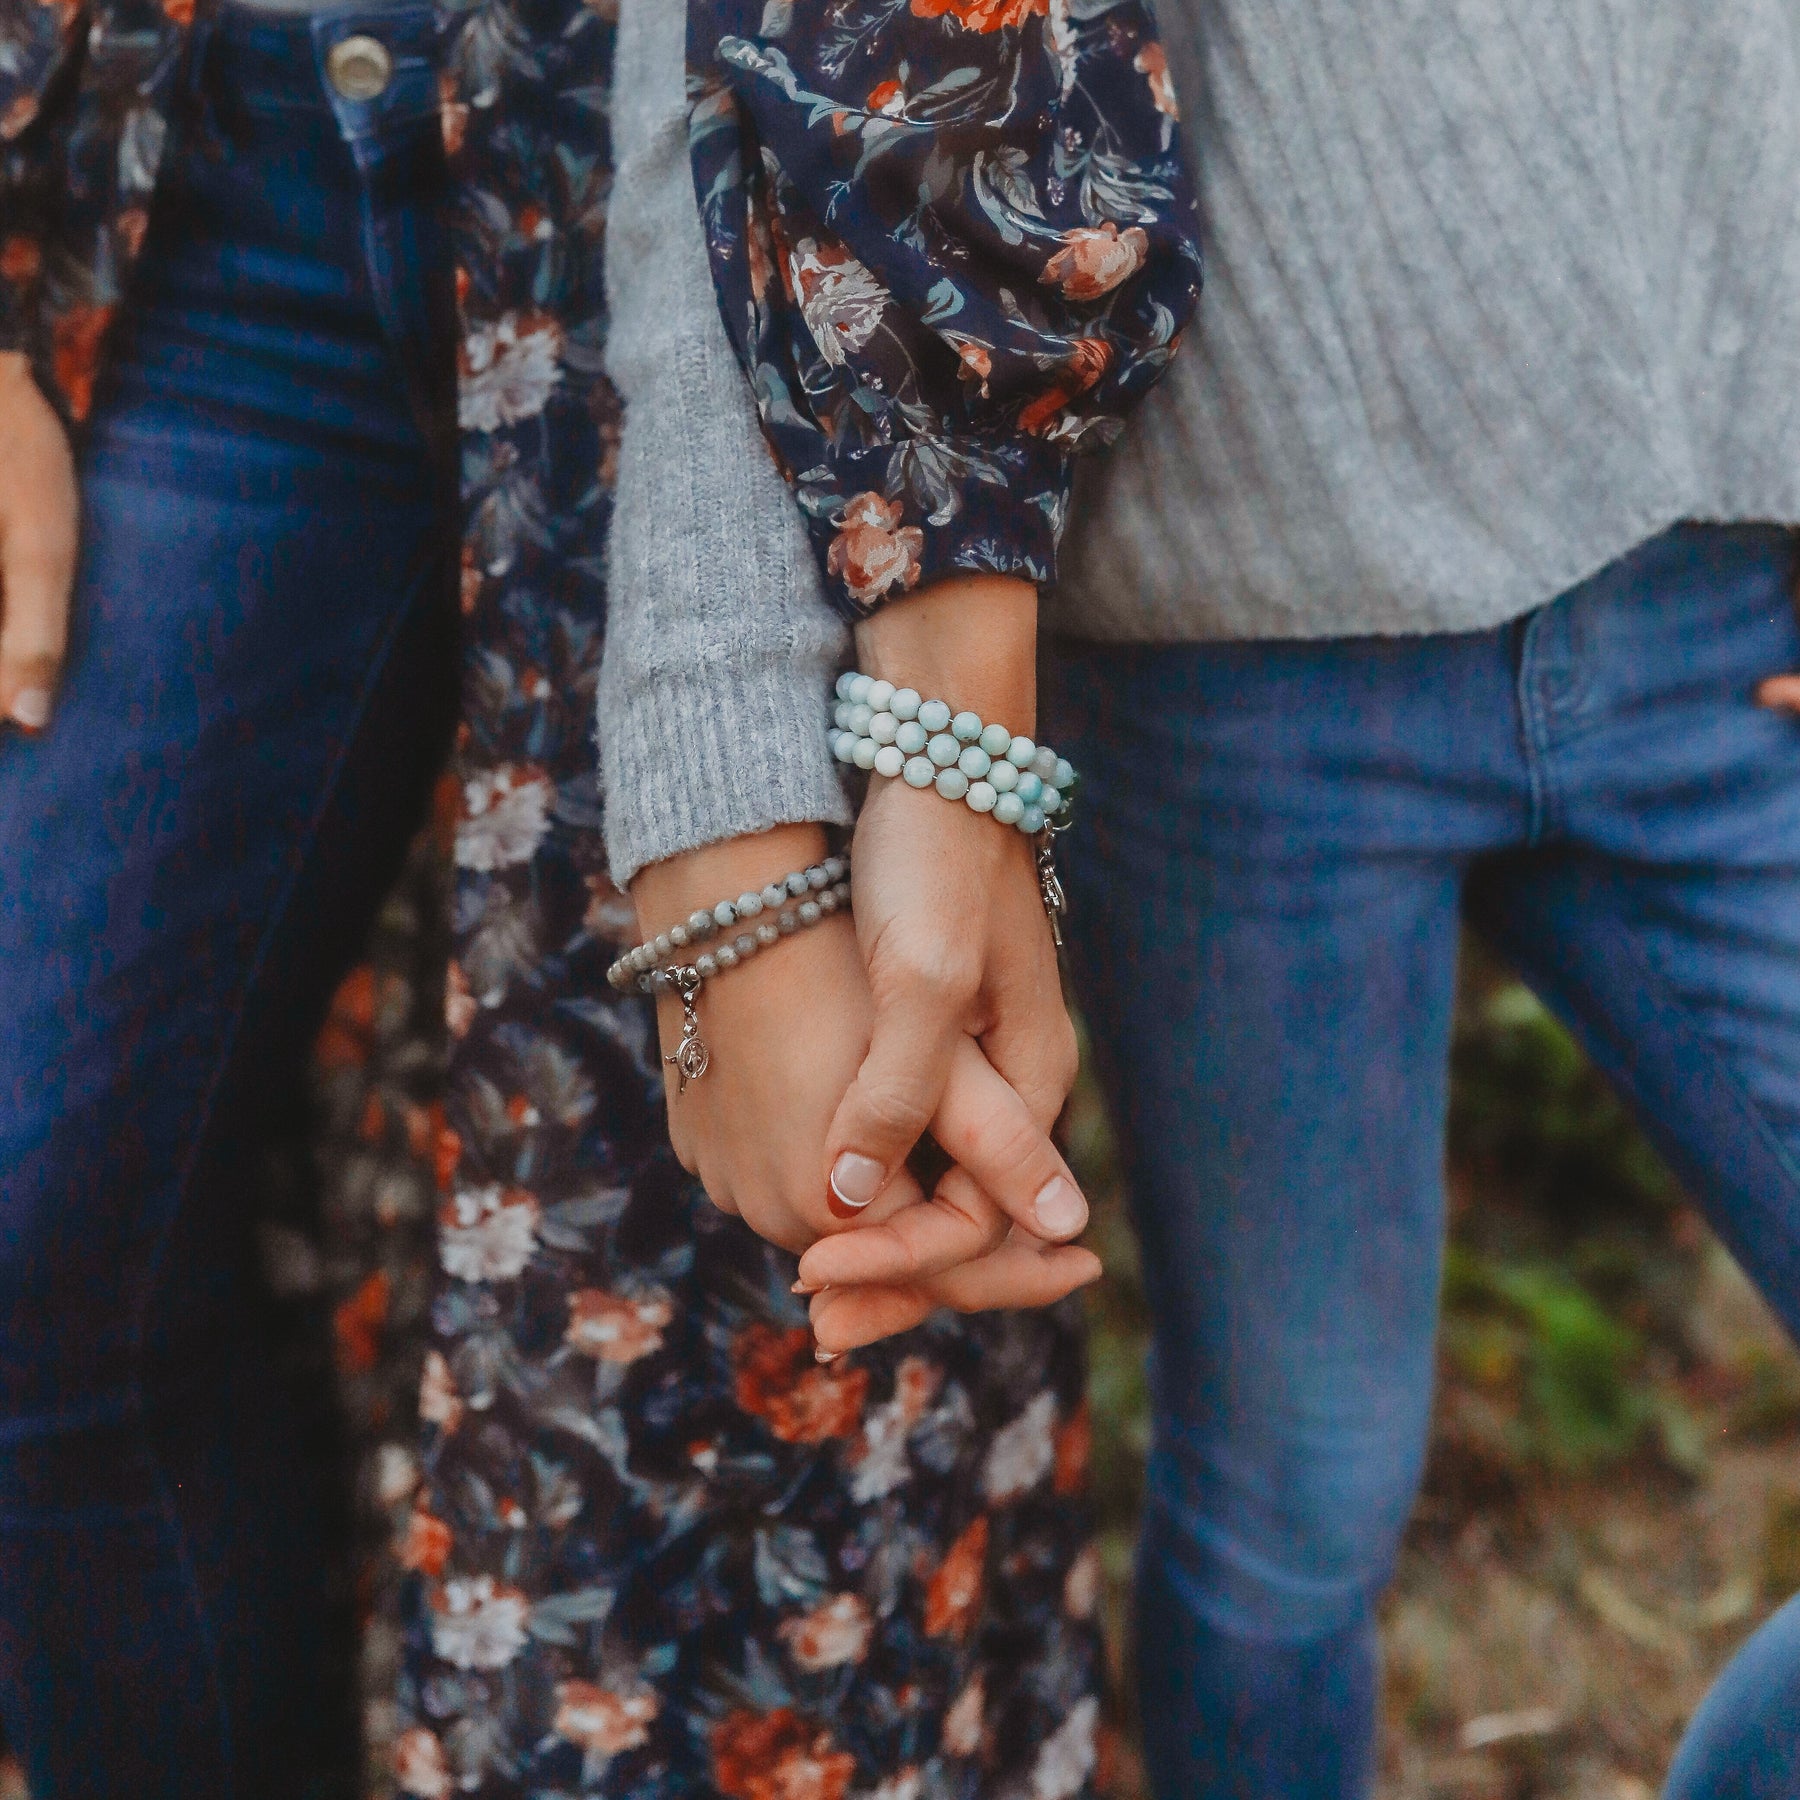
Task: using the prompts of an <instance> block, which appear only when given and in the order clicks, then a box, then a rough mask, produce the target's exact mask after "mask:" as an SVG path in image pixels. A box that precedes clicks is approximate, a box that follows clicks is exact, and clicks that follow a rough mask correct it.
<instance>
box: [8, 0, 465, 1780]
mask: <svg viewBox="0 0 1800 1800" xmlns="http://www.w3.org/2000/svg"><path fill="white" fill-rule="evenodd" d="M353 30H368V31H373V32H375V33H377V34H378V35H379V36H381V37H382V38H383V39H385V40H386V42H387V43H388V45H389V46H390V48H391V49H392V51H393V53H394V56H395V60H396V65H397V68H396V74H395V77H394V79H393V81H392V82H391V84H390V85H389V87H388V88H387V90H386V91H385V93H383V94H382V95H381V96H380V97H379V98H377V99H376V100H374V101H370V102H364V103H352V102H350V101H345V100H342V99H340V98H338V97H337V96H335V95H334V94H333V93H332V92H331V91H330V89H329V88H328V87H327V86H326V85H325V84H324V82H323V81H322V79H321V74H320V70H321V67H322V65H323V61H324V55H325V51H326V49H327V48H328V46H329V44H330V43H331V42H332V41H334V40H335V39H336V38H338V37H341V36H343V35H345V34H346V33H348V32H350V31H353ZM432 46H433V26H432V22H431V17H430V14H429V12H428V10H427V9H425V8H424V7H421V6H413V5H407V6H403V7H399V8H395V9H388V8H374V9H364V10H363V12H362V14H361V16H360V17H359V16H358V14H357V13H355V12H351V11H340V12H334V13H331V14H327V15H323V16H321V17H320V18H318V19H317V20H316V21H313V22H312V23H311V24H310V25H309V24H308V23H307V22H304V21H301V22H291V23H290V22H266V23H262V22H253V21H252V20H251V17H250V15H248V14H240V13H236V12H234V11H233V10H232V9H230V8H226V9H225V11H224V13H223V15H222V18H221V22H220V23H219V25H218V27H217V29H216V30H215V31H214V33H213V34H212V36H211V39H210V42H209V43H208V45H207V46H206V48H205V50H204V53H203V54H197V57H196V61H195V64H194V69H193V72H192V76H191V88H192V95H191V99H192V104H191V107H190V108H189V110H188V114H187V116H185V117H184V118H183V121H182V124H181V127H180V132H179V136H178V139H177V141H176V142H175V143H174V144H173V145H172V147H171V150H170V153H169V157H168V160H167V161H166V163H165V171H164V174H163V177H162V180H161V183H160V185H159V189H158V195H157V200H156V206H155V210H154V214H153V218H152V221H151V225H150V232H149V241H148V244H147V246H146V250H145V255H144V259H143V264H142V267H141V270H140V273H139V277H138V282H137V285H135V286H134V288H133V291H132V295H131V301H130V305H129V308H128V310H127V315H126V317H125V319H124V321H123V326H122V337H121V340H120V342H119V344H118V347H117V353H116V357H115V359H114V362H113V364H112V368H111V372H110V376H109V378H108V381H107V385H106V386H105V388H104V389H103V391H102V394H101V395H100V397H99V401H98V405H97V409H96V418H95V423H94V428H93V434H92V437H91V440H90V441H89V443H88V444H87V446H86V448H85V451H84V456H83V461H82V504H83V509H84V511H83V557H82V565H81V569H80V573H79V577H78V583H77V592H76V597H75V612H74V633H75V636H74V646H73V652H72V659H71V662H70V665H69V673H68V680H67V684H66V686H65V688H64V691H63V693H62V696H61V700H60V704H59V707H58V711H57V713H56V716H55V719H54V720H53V722H52V723H51V725H50V727H49V729H48V730H47V731H46V732H45V733H43V734H42V735H41V736H39V737H36V738H25V737H21V736H18V735H10V734H9V735H7V736H6V737H4V739H0V1020H3V1021H4V1025H3V1027H0V1716H3V1718H4V1725H5V1732H6V1737H7V1739H8V1742H9V1743H10V1744H11V1746H12V1747H13V1749H14V1750H15V1751H16V1752H17V1753H18V1754H19V1755H20V1756H21V1757H22V1759H23V1761H24V1763H25V1765H26V1770H27V1774H28V1776H29V1780H30V1785H31V1792H32V1795H33V1800H115V1797H116V1800H176V1797H177V1796H180V1797H182V1800H199V1797H201V1796H204V1797H205V1800H262V1797H264V1796H280V1797H283V1800H286V1797H288V1796H297V1795H300V1794H313V1793H317V1792H321V1791H322V1789H321V1787H320V1786H319V1783H320V1782H321V1781H322V1780H324V1779H325V1772H327V1771H329V1770H330V1769H331V1768H332V1767H333V1766H334V1765H335V1766H336V1767H337V1768H338V1769H339V1771H340V1772H341V1771H342V1770H343V1768H344V1766H345V1765H346V1763H347V1761H348V1760H349V1757H350V1754H351V1749H352V1741H351V1737H350V1724H351V1716H352V1715H351V1711H350V1708H349V1706H348V1704H347V1696H343V1697H339V1696H335V1695H334V1694H332V1693H330V1692H328V1691H326V1689H325V1679H326V1678H325V1671H326V1670H327V1669H329V1668H331V1667H333V1666H338V1667H342V1666H343V1663H344V1658H343V1657H342V1655H341V1654H340V1655H337V1656H335V1657H332V1656H330V1655H328V1654H327V1652H328V1650H329V1649H330V1645H329V1643H328V1611H327V1607H326V1604H325V1599H324V1596H325V1592H326V1588H327V1581H326V1574H327V1551H328V1545H327V1543H326V1540H325V1534H324V1533H323V1531H322V1517H323V1514H322V1503H323V1500H324V1498H325V1496H324V1491H323V1479H322V1473H321V1471H320V1470H319V1469H318V1468H316V1467H314V1466H311V1461H310V1459H309V1458H308V1456H307V1455H306V1453H305V1451H306V1446H305V1445H303V1444H302V1443H301V1442H300V1439H299V1430H300V1427H299V1423H298V1421H299V1419H300V1418H301V1417H302V1416H303V1410H302V1409H301V1408H300V1407H299V1405H298V1402H297V1398H296V1396H295V1395H293V1394H292V1393H291V1392H290V1391H288V1389H287V1387H286V1386H284V1383H283V1381H282V1379H281V1378H280V1377H279V1375H278V1374H277V1367H276V1363H275V1361H274V1359H273V1357H272V1356H271V1353H270V1346H269V1332H268V1322H269V1321H268V1309H267V1307H266V1305H265V1304H264V1295H263V1291H262V1288H261V1286H260V1283H259V1281H258V1280H257V1276H256V1272H255V1271H256V1263H255V1257H254V1246H253V1242H252V1236H251V1226H252V1223H253V1219H252V1213H253V1210H254V1208H253V1206H252V1201H253V1198H254V1196H253V1193H252V1191H251V1178H252V1176H253V1173H254V1171H255V1170H256V1168H257V1166H258V1149H259V1145H260V1144H261V1142H262V1141H263V1133H264V1128H265V1125H266V1123H267V1119H268V1115H269V1113H270V1110H271V1109H272V1108H275V1107H279V1106H282V1105H291V1103H292V1097H293V1095H294V1094H295V1093H296V1092H298V1091H300V1084H301V1083H302V1082H303V1080H304V1078H305V1057H306V1050H307V1045H308V1043H309V1041H310V1039H311V1037H312V1035H313V1033H314V1031H315V1029H316V1027H317V1024H318V1022H319V1020H320V1019H321V1018H322V1016H323V1012H324V1009H325V1006H326V1004H327V1002H328V1000H329V997H330V994H331V991H332V989H333V987H334V985H335V983H336V982H337V980H338V979H339V978H340V976H341V974H342V973H343V972H344V970H345V969H346V968H347V967H348V965H349V963H350V962H351V960H352V959H353V957H354V955H355V953H356V950H357V948H358V947H359V945H360V944H361V942H362V940H363V937H364V935H365V932H366V929H367V927H368V924H369V922H370V919H371V918H372V915H373V912H374V910H375V908H376V906H377V905H378V904H379V901H380V898H381V895H382V893H383V891H384V890H385V888H386V886H387V884H388V883H389V882H390V881H391V879H392V877H393V875H394V873H395V872H396V871H397V869H398V866H399V863H400V860H401V856H402V853H403V851H404V848H405V845H406V842H407V840H408V838H409V836H410V835H411V832H412V830H413V828H414V826H415V825H416V823H417V822H418V821H419V820H420V819H421V818H422V817H423V815H424V811H425V807H426V804H427V801H428V798H429V792H430V788H431V785H432V781H433V779H434V776H435V774H436V771H437V770H438V768H439V767H440V766H441V765H442V762H443V759H444V756H445V754H446V752H447V749H448V746H449V740H450V734H451V731H452V729H453V725H454V717H455V702H456V692H457V666H456V600H455V560H456V558H455V547H454V546H455V535H456V534H455V530H454V521H453V514H452V511H451V508H450V504H449V499H448V495H449V487H448V482H449V458H448V452H449V451H450V450H451V448H452V445H451V441H450V440H449V439H448V437H447V436H446V425H447V421H448V417H449V415H448V412H447V408H449V407H450V406H451V405H452V396H453V384H454V373H453V345H454V329H453V325H452V324H451V318H452V312H453V305H454V300H453V294H452V290H451V287H450V282H451V279H452V277H451V270H450V267H449V261H448V256H447V252H445V251H444V249H443V246H444V243H445V241H446V240H445V239H444V237H443V230H444V227H443V223H442V220H441V218H440V212H441V208H440V205H439V201H440V196H441V191H442V187H443V179H444V177H443V155H442V147H441V139H440V134H439V128H438V123H437V116H436V115H437V100H436V80H435V72H434V69H433V66H432V60H431V53H432ZM340 1698H342V1699H343V1700H344V1701H345V1702H346V1703H344V1704H340V1703H339V1700H340Z"/></svg>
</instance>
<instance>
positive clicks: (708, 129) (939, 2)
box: [688, 0, 1200, 619]
mask: <svg viewBox="0 0 1800 1800" xmlns="http://www.w3.org/2000/svg"><path fill="white" fill-rule="evenodd" d="M688 34H689V35H688V57H689V99H690V123H691V143H692V153H693V165H694V178H695V184H696V190H697V192H698V195H699V199H700V203H701V208H702V211H703V214H704V217H705V222H706V228H707V238H708V246H709V249H710V252H711V256H712V263H713V274H714V279H715V282H716V284H717V287H718V291H719V299H720V305H721V308H722V310H723V312H724V316H725V324H726V328H727V330H728V331H729V333H730V335H731V339H732V342H733V344H734V345H735V346H736V348H737V351H738V354H739V356H740V357H741V359H742V360H743V363H744V365H745V368H746V370H747V371H748V373H749V376H750V381H751V385H752V387H753V389H754V391H755V395H756V401H757V406H758V409H759V411H760V413H761V417H762V424H763V430H764V432H765V434H766V435H767V437H768V440H769V443H770V445H771V447H772V448H773V450H774V453H775V456H776V459H777V461H778V462H779V463H780V465H781V467H782V470H783V472H784V473H785V474H786V475H787V477H788V479H789V480H790V482H791V483H792V484H793V487H794V491H795V494H796V496H797V497H798V499H799V501H800V504H801V506H802V508H803V509H804V511H805V514H806V518H807V521H808V523H809V526H810V528H811V531H812V535H813V539H814V544H815V547H816V549H817V551H818V554H819V557H820V560H821V562H822V564H823V565H824V568H825V571H826V575H827V577H828V585H829V591H830V593H831V594H832V596H833V598H834V600H835V602H836V604H837V605H838V606H839V608H840V610H841V611H843V612H844V613H845V615H846V616H847V617H849V618H852V619H855V618H859V617H862V616H865V615H866V614H867V613H868V612H869V611H870V610H872V609H873V608H874V607H876V606H878V605H880V604H881V603H882V602H883V601H886V600H891V599H894V598H896V597H899V596H902V595H904V594H906V593H907V592H908V591H910V590H911V589H913V588H915V587H917V586H918V585H919V584H920V582H922V581H929V580H931V579H933V578H934V577H938V576H941V575H944V574H946V573H948V572H950V571H953V570H988V571H993V572H996V573H1002V574H1017V575H1022V576H1024V577H1026V578H1028V579H1030V580H1031V581H1033V582H1036V583H1038V584H1040V585H1042V584H1043V583H1045V582H1047V581H1049V580H1050V579H1051V577H1052V575H1053V573H1054V567H1055V557H1056V545H1057V541H1058V538H1059V537H1060V535H1061V531H1062V526H1063V523H1064V519H1065V517H1066V513H1067V508H1068V498H1069V485H1070V461H1071V458H1072V457H1073V456H1074V455H1075V454H1076V453H1077V452H1078V451H1081V450H1084V449H1089V448H1092V447H1094V446H1097V445H1101V444H1105V443H1107V442H1109V441H1110V440H1111V439H1112V438H1113V437H1115V436H1116V435H1117V433H1118V431H1119V429H1120V427H1121V425H1122V423H1123V415H1124V413H1125V411H1126V410H1127V409H1128V408H1129V406H1130V405H1131V404H1132V402H1133V401H1134V400H1135V399H1137V398H1138V397H1140V396H1141V395H1142V394H1143V393H1144V392H1145V391H1146V390H1147V389H1148V388H1149V387H1150V385H1151V384H1152V383H1153V382H1154V381H1155V380H1156V379H1157V377H1158V375H1159V374H1160V373H1161V371H1162V370H1163V369H1164V368H1165V367H1166V366H1167V364H1168V361H1169V359H1170V357H1171V356H1173V354H1174V352H1175V348H1176V344H1177V341H1178V339H1179V336H1180V332H1181V329H1182V327H1183V326H1184V325H1185V324H1186V323H1187V321H1188V318H1189V317H1190V315H1191V314H1192V312H1193V309H1194V305H1195V303H1196V301H1197V299H1198V297H1199V289H1200V261H1199V251H1198V245H1197V238H1196V231H1195V225H1194V218H1193V204H1192V199H1191V196H1190V193H1189V188H1188V183H1187V179H1186V176H1185V174H1184V172H1183V169H1182V164H1181V160H1180V157H1179V154H1178V150H1177V146H1176V142H1175V120H1176V103H1175V94H1174V89H1173V87H1172V85H1171V83H1170V80H1169V73H1168V65H1167V62H1166V60H1165V57H1164V54H1163V49H1162V45H1161V44H1160V43H1159V42H1158V41H1157V37H1156V31H1155V25H1154V22H1153V20H1152V18H1151V16H1150V13H1149V10H1148V8H1147V7H1146V6H1145V5H1144V4H1143V0H832V3H829V4H827V3H826V0H691V4H690V6H689V11H688Z"/></svg>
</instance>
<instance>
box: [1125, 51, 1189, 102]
mask: <svg viewBox="0 0 1800 1800" xmlns="http://www.w3.org/2000/svg"><path fill="white" fill-rule="evenodd" d="M1131 66H1132V67H1133V68H1134V69H1136V70H1137V72H1138V73H1139V74H1140V75H1147V76H1148V77H1149V78H1150V104H1151V105H1152V106H1154V107H1155V108H1156V110H1157V111H1158V112H1159V113H1161V114H1162V115H1163V117H1164V118H1165V119H1179V118H1180V117H1181V106H1180V104H1179V103H1178V102H1177V100H1176V98H1175V83H1174V82H1173V81H1171V80H1170V79H1169V59H1168V57H1167V55H1166V54H1165V53H1164V51H1163V47H1162V45H1161V44H1158V43H1148V44H1142V45H1140V46H1139V47H1138V53H1137V55H1136V56H1134V57H1133V58H1132V59H1131Z"/></svg>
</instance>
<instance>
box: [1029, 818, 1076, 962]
mask: <svg viewBox="0 0 1800 1800" xmlns="http://www.w3.org/2000/svg"><path fill="white" fill-rule="evenodd" d="M1056 832H1057V827H1056V826H1054V825H1046V826H1045V827H1044V829H1043V830H1042V831H1040V832H1039V833H1038V837H1037V872H1038V893H1039V894H1040V895H1041V896H1042V898H1043V902H1044V911H1045V912H1046V913H1047V914H1048V915H1049V918H1050V935H1051V936H1052V937H1053V938H1054V939H1055V940H1056V947H1057V949H1059V950H1060V949H1062V947H1063V928H1062V922H1063V916H1064V914H1066V913H1067V912H1068V910H1069V897H1068V895H1067V894H1065V893H1064V892H1063V884H1062V878H1061V877H1060V876H1059V875H1058V874H1057V872H1056Z"/></svg>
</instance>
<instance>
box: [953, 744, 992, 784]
mask: <svg viewBox="0 0 1800 1800" xmlns="http://www.w3.org/2000/svg"><path fill="white" fill-rule="evenodd" d="M956 766H957V767H958V768H959V769H961V770H962V772H963V773H964V774H965V775H966V776H968V778H969V779H970V780H971V781H979V780H980V779H981V778H982V777H983V776H984V775H985V774H986V773H987V772H988V770H989V769H991V768H992V767H993V766H994V759H993V758H992V757H991V756H989V755H988V753H987V752H986V751H985V750H984V749H982V747H981V746H980V745H979V744H971V745H970V746H969V747H968V749H966V750H965V751H964V752H963V753H962V755H961V756H959V757H958V758H957V759H956Z"/></svg>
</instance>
